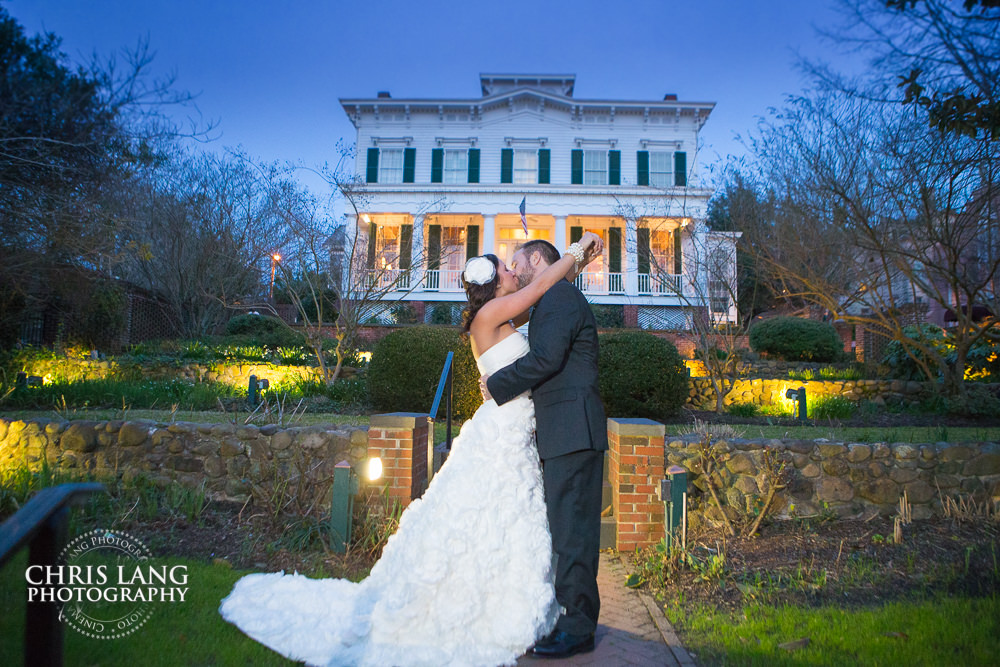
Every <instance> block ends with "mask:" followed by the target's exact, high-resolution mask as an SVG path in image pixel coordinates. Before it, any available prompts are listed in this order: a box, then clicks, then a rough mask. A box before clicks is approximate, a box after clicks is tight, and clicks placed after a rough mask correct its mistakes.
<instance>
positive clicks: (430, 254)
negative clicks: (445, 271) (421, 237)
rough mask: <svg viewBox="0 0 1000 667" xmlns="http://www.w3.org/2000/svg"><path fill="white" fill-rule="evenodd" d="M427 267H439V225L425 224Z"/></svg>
mask: <svg viewBox="0 0 1000 667" xmlns="http://www.w3.org/2000/svg"><path fill="white" fill-rule="evenodd" d="M427 237H428V238H427V268H428V269H429V270H431V271H437V270H438V269H440V268H441V225H427Z"/></svg>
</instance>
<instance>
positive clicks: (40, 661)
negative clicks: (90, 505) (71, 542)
mask: <svg viewBox="0 0 1000 667" xmlns="http://www.w3.org/2000/svg"><path fill="white" fill-rule="evenodd" d="M68 525H69V507H66V506H65V505H64V506H63V507H61V508H60V509H59V510H58V511H56V512H55V513H54V514H52V516H50V517H49V518H48V519H47V520H46V521H45V522H44V523H43V524H42V525H41V526H40V527H39V529H38V532H37V533H35V536H34V538H32V540H31V543H30V544H29V546H28V566H29V567H30V566H32V565H42V566H44V565H52V564H54V563H55V562H56V561H57V560H58V558H59V552H60V550H61V549H62V548H63V546H65V544H66V531H67V527H68ZM24 664H25V665H53V666H57V665H62V664H63V625H62V623H60V622H59V603H58V601H56V600H55V599H53V600H49V601H47V602H40V601H35V602H28V604H27V608H26V610H25V614H24Z"/></svg>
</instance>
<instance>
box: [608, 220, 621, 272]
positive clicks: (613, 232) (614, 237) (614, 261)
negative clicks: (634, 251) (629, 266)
mask: <svg viewBox="0 0 1000 667" xmlns="http://www.w3.org/2000/svg"><path fill="white" fill-rule="evenodd" d="M608 272H610V273H621V272H622V230H621V228H619V227H611V228H610V229H608Z"/></svg>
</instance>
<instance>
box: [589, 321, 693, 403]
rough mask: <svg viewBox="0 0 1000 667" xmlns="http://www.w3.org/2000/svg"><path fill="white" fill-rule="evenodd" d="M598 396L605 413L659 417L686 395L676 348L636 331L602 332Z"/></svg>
mask: <svg viewBox="0 0 1000 667" xmlns="http://www.w3.org/2000/svg"><path fill="white" fill-rule="evenodd" d="M600 343H601V354H600V359H599V361H598V367H599V370H600V379H599V383H600V388H601V399H602V400H603V401H604V409H605V411H606V412H607V414H608V416H609V417H648V418H650V419H657V420H660V419H663V418H665V417H670V416H673V415H676V414H678V413H679V412H680V409H681V406H683V405H684V402H685V401H686V400H687V397H688V377H687V369H686V368H685V366H684V361H683V360H682V359H681V356H680V354H678V353H677V348H676V347H674V346H673V344H671V343H669V342H667V341H665V340H663V339H662V338H657V337H656V336H654V335H652V334H649V333H645V332H639V331H630V332H623V333H611V334H602V335H601V336H600Z"/></svg>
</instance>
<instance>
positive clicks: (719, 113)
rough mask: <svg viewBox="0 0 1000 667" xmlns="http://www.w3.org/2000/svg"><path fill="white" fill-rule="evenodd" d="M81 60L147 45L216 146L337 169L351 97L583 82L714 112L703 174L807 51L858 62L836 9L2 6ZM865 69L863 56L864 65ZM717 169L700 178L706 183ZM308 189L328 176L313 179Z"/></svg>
mask: <svg viewBox="0 0 1000 667" xmlns="http://www.w3.org/2000/svg"><path fill="white" fill-rule="evenodd" d="M3 4H4V6H5V7H6V8H7V10H8V11H9V12H10V14H11V15H12V16H13V17H14V18H16V19H17V20H18V21H19V22H20V23H21V24H22V25H23V26H24V27H25V29H26V32H27V33H28V34H35V33H37V32H40V31H43V30H45V31H50V32H53V33H55V34H56V35H58V36H60V37H61V38H62V39H63V44H62V48H63V51H64V52H65V53H66V54H68V55H69V56H70V57H71V58H73V59H74V60H77V61H83V60H87V59H88V58H89V56H90V55H91V54H93V53H97V54H100V55H107V54H110V53H112V52H114V51H116V50H118V49H120V48H122V47H131V46H134V45H135V44H136V41H137V40H138V39H139V38H140V37H141V36H148V37H149V40H150V43H151V48H152V50H154V51H155V52H156V59H155V61H154V63H153V70H154V71H156V72H159V73H170V72H173V73H174V74H176V77H177V84H176V86H177V87H178V88H180V89H185V90H188V91H190V92H193V93H196V94H197V95H198V97H197V106H198V109H199V111H200V112H201V114H202V115H203V116H204V117H205V118H208V119H213V120H216V121H218V123H219V126H218V131H217V132H216V135H217V136H218V139H217V140H216V141H215V142H214V143H213V144H210V146H218V147H221V146H242V147H243V148H244V149H245V150H247V152H249V153H250V154H251V155H255V156H258V157H261V158H264V159H267V160H282V161H284V160H290V161H292V162H295V163H301V164H303V165H306V166H316V165H319V164H321V163H323V162H324V161H327V160H328V161H331V162H336V159H337V155H336V152H335V144H336V142H337V140H338V139H339V138H342V137H343V138H345V139H347V140H348V141H349V142H353V141H354V137H355V135H354V129H353V127H352V126H351V124H350V122H349V121H348V120H347V117H346V116H345V115H344V112H343V110H342V109H341V108H340V105H339V103H338V101H337V100H338V98H341V97H344V98H353V97H374V96H375V94H376V92H377V91H380V90H388V91H390V92H391V93H392V95H393V96H394V97H417V98H431V97H459V98H469V97H478V96H479V95H480V94H481V92H480V90H479V78H478V77H479V73H480V72H493V73H556V74H576V88H575V91H574V96H575V97H577V98H581V99H624V100H660V99H662V98H663V95H664V94H665V93H676V94H677V95H678V98H679V99H680V100H688V101H699V102H702V101H704V102H715V103H716V108H715V110H714V111H713V112H712V115H711V117H710V118H709V120H708V122H707V123H706V125H705V127H704V128H703V130H702V133H701V135H702V141H703V143H704V147H703V148H702V155H701V158H700V161H701V164H702V169H703V170H704V169H705V168H706V167H707V166H708V165H710V164H713V163H718V162H719V161H720V160H721V159H722V158H724V157H725V156H726V155H728V154H742V152H743V151H742V149H741V147H740V146H739V144H738V143H737V142H736V141H735V139H734V137H735V136H736V135H737V134H742V133H745V132H746V131H747V130H748V129H750V128H752V127H753V126H754V124H755V122H756V118H757V117H759V116H762V115H764V114H765V113H766V111H767V109H768V107H772V106H777V105H780V104H781V103H782V101H783V99H784V98H785V96H786V95H787V94H789V93H797V92H800V91H801V90H802V87H803V83H804V80H803V77H802V75H801V74H800V72H799V70H798V69H797V68H796V57H797V55H803V56H807V57H810V58H818V59H822V60H826V61H831V62H833V63H834V64H836V65H837V66H839V67H848V66H850V64H851V63H852V58H851V57H849V56H845V55H842V54H838V53H837V52H836V50H835V49H834V48H833V46H831V45H830V44H829V43H827V42H824V41H823V40H821V39H819V38H818V36H817V35H816V32H815V30H814V28H813V26H821V27H822V26H826V27H829V26H831V25H832V24H834V23H836V22H837V21H838V18H837V16H836V14H835V13H834V11H833V4H834V0H699V1H698V2H692V1H691V0H618V2H612V1H611V0H574V1H566V0H505V1H504V2H479V1H476V0H451V1H449V0H408V1H407V0H367V1H358V0H350V1H345V0H326V1H321V0H284V1H278V0H272V1H270V2H268V1H266V0H4V2H3ZM853 62H857V59H856V58H855V59H853ZM704 173H705V172H704V171H703V174H704ZM303 181H304V182H306V183H308V184H309V185H311V186H312V185H316V183H317V181H316V180H315V179H313V178H311V177H309V176H308V175H306V174H304V175H303Z"/></svg>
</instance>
